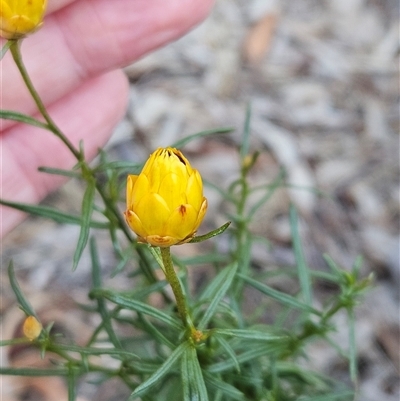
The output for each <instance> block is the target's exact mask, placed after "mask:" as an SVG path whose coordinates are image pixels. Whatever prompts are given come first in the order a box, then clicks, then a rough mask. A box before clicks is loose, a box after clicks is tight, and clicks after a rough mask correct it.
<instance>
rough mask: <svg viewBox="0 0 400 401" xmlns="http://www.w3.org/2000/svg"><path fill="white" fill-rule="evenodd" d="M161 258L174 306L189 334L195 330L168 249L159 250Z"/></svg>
mask: <svg viewBox="0 0 400 401" xmlns="http://www.w3.org/2000/svg"><path fill="white" fill-rule="evenodd" d="M160 251H161V257H162V261H163V264H164V272H165V276H166V278H167V280H168V282H169V284H170V285H171V288H172V291H173V293H174V295H175V299H176V306H177V308H178V312H179V315H180V317H181V319H182V322H183V324H184V326H185V327H187V328H189V329H190V331H191V332H193V331H194V330H195V327H194V325H193V322H192V319H191V317H190V315H189V311H188V308H187V305H186V297H185V295H184V293H183V290H182V286H181V283H180V281H179V279H178V276H177V274H176V272H175V270H174V264H173V262H172V258H171V251H170V248H169V247H165V248H164V247H162V248H160Z"/></svg>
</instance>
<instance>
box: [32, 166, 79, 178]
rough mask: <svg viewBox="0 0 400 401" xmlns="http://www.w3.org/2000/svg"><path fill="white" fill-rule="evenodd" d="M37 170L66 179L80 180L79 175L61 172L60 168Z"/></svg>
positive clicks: (71, 172)
mask: <svg viewBox="0 0 400 401" xmlns="http://www.w3.org/2000/svg"><path fill="white" fill-rule="evenodd" d="M38 170H39V171H40V172H41V173H47V174H53V175H61V176H63V177H68V178H80V177H81V175H80V174H79V173H77V172H76V171H71V170H63V169H61V168H52V167H39V168H38Z"/></svg>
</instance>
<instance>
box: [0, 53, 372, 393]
mask: <svg viewBox="0 0 400 401" xmlns="http://www.w3.org/2000/svg"><path fill="white" fill-rule="evenodd" d="M6 50H7V49H6V48H4V49H3V52H4V51H6ZM17 56H18V55H17ZM17 56H16V57H17ZM19 67H20V69H21V74H23V75H24V74H26V72H25V71H24V70H23V68H22V67H21V64H19ZM25 81H26V83H27V86H28V89H29V90H30V92H31V94H32V97H33V98H34V100H35V101H36V104H37V105H38V108H39V111H40V112H41V114H42V116H43V118H44V119H45V121H46V122H45V123H42V122H40V121H38V120H35V119H32V118H31V117H28V116H23V115H20V114H18V113H15V112H10V111H3V112H1V114H0V118H7V119H13V120H16V121H19V122H24V123H27V124H33V125H35V126H39V127H42V128H47V129H49V130H50V131H51V132H52V133H53V134H55V135H56V136H57V137H59V138H60V139H61V140H62V141H63V142H64V144H65V145H66V146H67V147H68V148H69V149H70V150H71V152H72V153H73V155H74V156H75V157H76V160H77V165H76V166H75V168H74V169H72V170H71V171H64V170H57V169H51V168H46V167H43V168H41V171H43V172H44V173H48V174H59V175H63V176H68V177H72V178H74V179H80V180H81V181H82V182H83V183H84V184H85V188H86V189H85V191H84V194H83V195H82V203H81V214H80V215H78V216H77V215H73V214H70V213H66V212H63V211H60V210H56V209H53V208H50V207H47V206H37V205H27V204H19V203H16V202H12V201H6V200H0V202H1V203H2V204H4V205H7V206H10V207H14V208H16V209H19V210H23V211H26V212H29V213H31V214H34V215H36V216H41V217H43V218H48V219H52V220H54V221H56V222H58V223H64V224H75V225H79V226H80V235H79V239H78V243H77V247H76V250H75V253H74V255H73V256H72V263H71V266H72V267H73V269H75V268H77V267H79V261H80V259H81V256H82V253H83V251H84V249H85V248H86V247H89V250H90V255H91V262H92V263H91V265H92V285H91V288H88V294H89V301H88V304H87V305H81V307H83V308H84V310H85V311H86V313H87V314H94V315H97V316H99V317H100V319H93V321H99V323H98V325H97V326H96V327H93V332H92V333H91V336H90V339H89V340H88V342H87V343H86V344H84V345H77V344H73V343H70V342H67V341H65V339H63V338H62V337H61V336H60V335H58V333H57V332H56V331H55V330H53V329H52V327H51V325H50V326H49V327H47V328H45V329H44V330H43V331H42V333H41V335H40V336H39V337H38V338H37V339H35V340H33V341H32V342H29V341H28V340H27V339H22V338H19V339H9V340H5V341H2V342H1V343H0V345H1V346H6V345H12V344H21V343H25V344H31V345H32V346H35V347H37V349H38V353H40V352H41V353H42V355H44V354H49V355H50V356H54V355H57V365H56V366H54V367H49V368H46V369H32V368H29V367H26V368H22V367H21V368H8V367H1V368H0V374H4V375H22V376H63V377H65V378H66V383H67V386H68V392H69V401H73V400H75V399H77V393H76V391H77V390H76V388H77V386H76V384H77V382H78V380H81V378H85V379H87V380H96V381H99V382H101V381H104V380H107V379H110V378H114V377H117V378H119V379H120V380H121V382H122V383H123V384H124V385H125V386H126V387H127V389H129V390H130V392H131V395H130V397H129V400H132V401H133V400H135V399H141V400H144V401H153V400H155V401H156V400H164V399H171V400H172V399H173V400H174V401H181V400H182V401H208V400H215V401H231V400H237V401H246V400H248V401H295V400H297V401H322V400H324V401H335V400H340V401H346V400H351V399H353V397H354V393H353V391H352V390H351V389H348V388H345V387H344V386H342V385H340V383H336V382H334V381H332V380H331V379H330V378H328V377H324V376H322V375H321V374H319V373H316V372H312V371H308V370H307V369H304V368H303V367H302V366H301V364H300V362H301V359H302V358H303V355H304V347H305V345H306V344H307V343H309V342H310V341H313V340H315V339H319V340H321V339H322V340H325V341H326V342H327V343H328V344H332V345H333V346H334V347H335V348H336V349H337V350H338V352H339V353H340V354H342V355H343V357H346V355H348V356H347V358H348V361H349V375H350V377H351V379H352V380H353V382H354V383H355V382H356V379H357V377H356V344H355V322H354V308H355V306H356V305H357V302H358V299H359V297H360V295H362V293H363V292H364V291H365V290H366V289H367V288H368V287H369V286H370V284H371V280H372V277H368V278H360V268H361V259H358V260H356V262H355V264H354V266H353V268H352V270H351V271H350V272H349V271H347V270H344V269H342V268H340V267H339V266H338V265H337V264H336V263H335V262H334V260H333V259H332V258H330V257H328V256H326V257H325V260H326V263H327V265H328V267H329V268H330V270H331V272H330V273H317V272H313V271H311V270H310V268H309V267H308V265H307V263H306V260H305V258H304V253H303V248H302V243H301V238H300V235H299V230H298V216H297V212H296V210H295V208H294V207H291V208H290V211H289V214H290V223H291V232H292V241H293V249H294V255H295V259H296V269H295V272H293V271H292V272H290V273H289V274H292V276H293V277H297V280H298V288H299V291H298V293H295V294H287V293H285V292H282V291H279V290H277V289H275V288H273V287H272V286H271V285H270V284H268V279H267V278H266V279H264V277H261V276H260V274H257V272H255V271H254V269H253V268H252V266H251V262H252V246H253V243H254V242H255V241H257V240H258V239H257V237H256V236H254V235H253V233H252V232H251V230H250V223H251V221H252V220H253V219H254V217H255V215H256V212H257V211H258V210H259V208H260V207H261V206H262V205H264V204H265V203H266V202H267V201H268V200H269V199H270V198H271V197H272V196H273V195H274V193H275V190H276V189H277V188H278V187H279V186H281V185H285V177H284V172H283V171H281V172H280V173H279V174H278V176H277V177H276V179H275V180H274V181H273V182H272V183H265V185H263V186H261V187H257V188H252V187H251V186H250V184H249V179H248V176H249V174H251V172H252V168H253V166H254V164H255V163H256V161H257V157H258V152H255V153H250V149H251V146H250V132H251V130H250V119H251V118H250V117H251V112H250V108H248V110H247V115H246V121H245V126H244V133H243V140H242V146H241V147H240V149H238V152H239V155H240V166H239V167H240V176H239V177H238V179H237V180H235V181H234V182H232V183H231V184H230V185H229V186H228V188H227V189H221V188H218V187H216V186H215V185H213V184H210V186H212V187H214V188H215V189H216V190H217V191H218V193H219V194H220V195H221V196H222V197H223V198H224V200H225V202H226V203H227V204H228V205H229V206H230V209H229V210H231V213H230V215H229V216H228V218H229V219H230V220H231V221H232V224H230V223H226V224H225V225H223V226H222V227H220V228H216V229H215V230H213V231H211V232H210V233H208V234H206V235H204V236H200V237H195V238H194V239H193V240H192V241H191V242H200V241H203V240H206V239H207V240H208V241H209V242H212V241H214V240H215V238H214V237H216V236H217V235H226V236H228V237H229V246H230V249H229V251H228V252H226V253H221V252H220V251H219V250H218V249H216V248H215V247H214V248H213V249H211V250H210V252H209V253H205V254H202V255H198V256H195V257H192V258H190V259H186V260H179V259H177V258H174V259H171V258H170V256H169V253H168V252H165V250H164V251H160V250H159V249H157V248H151V247H148V246H147V245H140V244H138V243H136V241H135V239H134V237H133V235H132V233H131V232H130V231H129V229H128V228H127V226H126V224H125V222H124V218H123V216H122V215H121V213H120V203H121V201H123V188H124V185H125V180H126V174H127V173H137V172H138V171H140V166H141V164H133V163H128V162H123V161H111V160H109V159H108V156H107V154H106V153H104V152H103V151H100V162H99V164H98V166H95V167H91V166H90V165H89V164H88V163H87V162H86V161H85V158H84V152H83V147H82V145H81V146H80V148H79V149H75V148H74V147H73V146H72V145H71V144H70V143H69V141H68V139H67V138H65V136H64V135H63V134H62V132H61V131H60V130H59V129H58V128H57V126H56V125H55V124H54V122H53V121H52V120H51V118H50V117H49V116H48V114H47V111H46V110H45V109H44V106H43V104H42V103H41V101H40V98H39V97H38V95H37V93H36V92H35V90H34V88H33V86H32V85H31V83H30V81H29V79H28V78H27V77H26V76H25ZM230 130H231V129H230V128H220V129H215V130H209V131H203V132H200V133H197V134H194V135H192V136H190V137H188V138H185V139H184V140H182V141H180V142H178V143H176V144H175V146H180V147H182V146H184V145H185V144H186V143H188V142H189V141H190V140H194V139H198V138H204V137H207V136H209V135H211V134H224V133H227V132H229V131H230ZM255 192H257V193H258V195H259V196H258V201H257V202H255V203H254V202H253V203H252V205H251V206H250V203H249V199H250V198H251V197H252V196H253V194H254V193H255ZM228 226H229V227H228ZM94 229H96V230H104V231H107V232H108V233H109V236H110V248H111V249H113V251H114V253H115V256H116V258H117V263H116V266H115V267H114V269H113V275H117V274H121V272H123V271H124V269H126V268H127V266H129V269H133V276H134V277H135V280H132V282H131V285H132V290H131V291H128V292H126V291H125V292H121V291H118V290H117V289H115V288H105V287H104V286H103V283H102V274H101V259H100V257H99V254H98V250H97V245H96V239H95V231H94ZM183 246H191V245H183ZM172 260H174V261H175V265H176V266H179V271H178V274H177V275H176V273H174V269H173V268H172ZM199 263H202V264H207V265H209V267H210V270H211V271H214V272H215V274H214V276H213V278H212V279H211V280H210V281H209V282H207V283H206V284H205V286H204V288H202V289H201V291H199V293H191V292H190V291H189V290H188V285H187V282H188V277H187V270H188V268H187V266H188V265H191V264H199ZM160 268H162V270H163V271H164V273H165V275H166V279H167V280H162V279H158V275H157V274H156V271H157V270H158V269H160ZM190 268H191V267H189V269H190ZM8 273H9V280H10V285H11V287H12V289H13V291H14V293H15V295H16V298H17V301H18V303H19V305H20V307H21V309H22V310H23V311H24V313H25V314H26V315H33V316H36V314H35V311H34V310H33V308H32V306H31V305H30V303H29V301H28V300H27V299H26V297H25V296H24V294H23V292H22V291H21V288H20V286H19V285H18V282H17V277H16V274H15V272H14V268H13V265H12V263H10V266H9V271H8ZM71 274H73V273H72V272H71ZM270 274H276V275H286V274H288V271H287V270H284V269H281V270H276V271H274V272H271V273H270ZM318 280H325V281H329V282H331V283H332V284H334V285H335V286H336V287H337V288H338V291H337V293H336V294H335V295H334V296H332V298H331V299H329V300H328V301H327V302H326V304H325V305H322V306H321V307H319V306H318V307H317V306H316V303H315V302H314V295H313V285H314V284H315V282H317V281H318ZM169 284H171V286H172V289H173V291H174V297H175V299H173V298H172V297H171V296H170V295H169V293H168V292H167V291H166V286H167V285H169ZM183 289H185V291H184V290H183ZM245 291H255V292H257V293H259V294H260V295H261V296H262V297H263V299H264V301H263V302H265V304H267V303H268V305H274V306H276V307H277V308H275V309H277V310H279V311H280V312H279V314H277V315H274V316H273V318H274V323H273V324H266V323H263V322H262V321H261V320H260V319H257V317H255V316H257V314H255V316H252V315H250V316H249V315H248V314H246V312H245V305H246V297H245ZM154 294H158V295H160V296H161V299H162V300H163V306H162V307H154V306H152V305H151V304H149V297H150V296H151V295H154ZM77 307H78V306H77ZM176 307H177V309H178V310H177V309H176ZM261 307H262V306H261ZM271 310H274V309H271ZM341 310H344V311H346V312H347V315H348V318H349V339H350V341H349V343H350V349H349V350H343V349H342V348H341V345H340V344H335V343H334V342H333V340H332V339H331V338H330V334H331V332H332V331H333V330H334V324H333V322H332V318H333V317H334V316H335V315H336V313H338V312H339V311H341ZM271 313H272V312H271ZM289 316H290V319H289V318H288V317H289ZM121 327H125V328H126V327H128V328H130V329H131V330H130V331H131V332H134V333H135V335H132V336H131V337H124V336H122V335H121V330H120V328H121ZM53 331H54V332H53ZM125 332H126V331H125ZM104 341H106V343H107V344H108V345H107V346H106V347H105V346H104ZM94 355H97V356H99V355H100V356H101V355H107V356H108V357H109V358H112V359H113V360H114V362H116V364H113V366H117V367H114V368H110V367H109V366H107V365H103V364H102V363H101V360H98V359H96V360H95V361H96V362H93V359H92V358H90V357H91V356H94ZM165 397H167V398H165Z"/></svg>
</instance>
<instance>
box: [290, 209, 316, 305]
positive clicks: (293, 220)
mask: <svg viewBox="0 0 400 401" xmlns="http://www.w3.org/2000/svg"><path fill="white" fill-rule="evenodd" d="M289 214H290V229H291V232H292V240H293V247H294V254H295V258H296V263H297V271H298V274H299V281H300V287H301V292H302V294H303V298H304V302H305V303H306V304H307V305H310V306H311V305H312V290H311V277H310V270H309V268H308V266H307V262H306V260H305V258H304V253H303V247H302V244H301V239H300V235H299V222H298V217H297V212H296V209H295V208H294V206H293V205H291V206H290V212H289Z"/></svg>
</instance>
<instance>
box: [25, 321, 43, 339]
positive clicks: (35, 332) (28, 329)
mask: <svg viewBox="0 0 400 401" xmlns="http://www.w3.org/2000/svg"><path fill="white" fill-rule="evenodd" d="M22 330H23V332H24V335H25V337H27V338H28V339H29V340H31V341H33V340H34V339H35V338H38V337H39V335H40V333H41V332H42V324H41V323H40V322H39V321H38V320H37V319H36V318H35V316H28V317H27V318H26V319H25V321H24V325H23V326H22Z"/></svg>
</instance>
